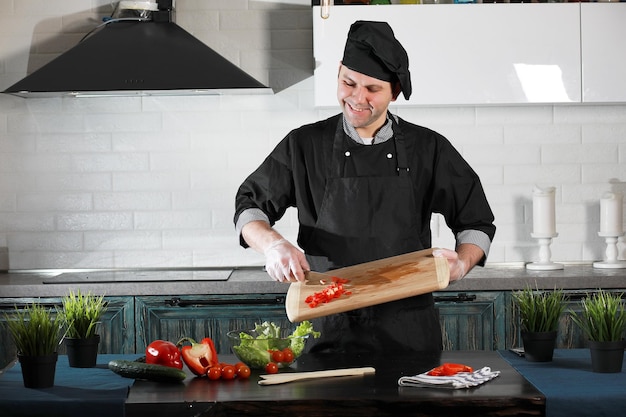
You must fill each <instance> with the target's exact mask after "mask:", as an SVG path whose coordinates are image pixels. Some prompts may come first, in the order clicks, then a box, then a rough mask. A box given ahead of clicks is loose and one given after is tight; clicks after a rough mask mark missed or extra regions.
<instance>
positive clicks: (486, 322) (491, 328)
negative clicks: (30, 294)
mask: <svg viewBox="0 0 626 417" xmlns="http://www.w3.org/2000/svg"><path fill="white" fill-rule="evenodd" d="M616 291H621V290H616ZM586 294H587V293H586V291H584V290H577V291H574V290H570V291H566V295H567V297H568V306H567V308H566V312H565V313H564V314H563V316H562V317H561V324H560V328H559V336H558V340H557V347H558V348H581V347H585V346H586V342H585V338H584V335H583V334H582V333H581V332H580V330H579V329H578V328H577V327H576V326H574V324H573V322H572V320H571V318H570V316H569V313H570V311H580V299H581V298H582V297H584V296H585V295H586ZM434 296H435V305H436V307H437V308H438V310H439V315H440V318H441V326H442V331H443V345H444V349H445V350H497V349H507V348H512V347H521V338H520V325H519V323H520V321H519V313H518V311H517V307H516V306H515V304H514V302H513V296H512V292H511V291H468V292H452V291H441V292H436V293H434ZM105 298H106V300H107V303H108V304H107V306H108V311H107V312H106V314H105V316H104V318H103V320H102V330H101V331H100V334H101V337H102V341H101V343H100V352H101V353H137V355H138V356H141V355H143V354H144V351H145V348H146V346H147V345H148V344H149V343H150V342H152V341H153V340H156V339H163V340H169V341H172V342H174V343H175V342H176V341H178V340H179V339H180V338H181V337H184V336H187V337H191V338H193V339H195V340H200V339H202V338H204V337H210V338H211V339H213V341H214V342H215V345H216V348H217V351H218V353H223V354H228V353H230V345H229V342H228V338H227V336H226V333H228V332H229V331H230V330H235V329H251V328H253V327H254V325H255V323H261V322H263V321H272V322H274V323H277V324H278V325H280V326H281V327H285V328H294V327H295V325H294V324H293V323H291V322H289V320H288V319H287V317H286V314H285V294H209V295H178V296H169V295H163V296H134V297H133V296H125V297H105ZM32 302H39V303H42V304H45V305H47V306H49V307H50V308H51V309H54V308H56V307H58V306H60V305H61V298H60V297H56V298H0V324H2V323H3V322H4V321H5V318H4V314H2V313H10V312H11V311H12V310H13V309H14V308H15V306H18V307H23V306H25V305H27V304H29V303H32ZM59 352H60V353H64V352H65V348H64V346H61V348H60V350H59ZM15 355H16V352H15V346H14V344H13V342H12V340H11V337H10V336H9V334H8V331H7V329H6V328H5V327H4V326H0V367H3V366H5V365H6V364H7V363H9V362H10V361H11V360H13V358H15Z"/></svg>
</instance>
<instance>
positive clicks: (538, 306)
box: [513, 287, 565, 362]
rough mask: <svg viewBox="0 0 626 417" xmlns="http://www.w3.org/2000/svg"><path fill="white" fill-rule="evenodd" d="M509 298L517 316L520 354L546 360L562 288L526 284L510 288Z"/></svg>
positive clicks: (561, 308)
mask: <svg viewBox="0 0 626 417" xmlns="http://www.w3.org/2000/svg"><path fill="white" fill-rule="evenodd" d="M513 299H514V301H515V303H516V304H517V306H518V308H519V313H520V318H521V334H522V343H523V345H524V357H525V358H526V360H528V361H530V362H550V361H551V360H552V356H553V354H554V347H555V345H556V337H557V334H558V327H559V319H560V317H561V315H562V314H563V311H564V310H565V295H564V294H563V291H561V290H557V289H554V290H553V291H538V290H533V289H532V288H530V287H526V288H524V289H523V290H520V291H516V292H514V293H513Z"/></svg>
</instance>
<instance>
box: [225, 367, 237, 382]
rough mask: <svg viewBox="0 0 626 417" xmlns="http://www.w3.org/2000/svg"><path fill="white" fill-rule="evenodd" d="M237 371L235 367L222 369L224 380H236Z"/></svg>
mask: <svg viewBox="0 0 626 417" xmlns="http://www.w3.org/2000/svg"><path fill="white" fill-rule="evenodd" d="M235 376H237V371H236V370H235V367H234V366H233V365H225V366H224V367H223V368H222V379H235Z"/></svg>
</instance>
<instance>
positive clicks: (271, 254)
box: [264, 239, 308, 282]
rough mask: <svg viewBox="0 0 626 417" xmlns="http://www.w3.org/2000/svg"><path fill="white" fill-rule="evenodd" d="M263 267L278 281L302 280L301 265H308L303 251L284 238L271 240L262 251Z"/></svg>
mask: <svg viewBox="0 0 626 417" xmlns="http://www.w3.org/2000/svg"><path fill="white" fill-rule="evenodd" d="M264 254H265V269H266V270H267V273H268V274H269V275H270V277H272V278H273V279H274V280H276V281H279V282H286V281H304V270H303V269H302V265H308V263H307V261H306V257H305V256H304V253H302V252H301V251H300V250H299V249H298V248H296V247H295V246H294V245H292V244H291V243H289V242H288V241H287V240H286V239H279V240H276V241H274V242H272V243H271V244H270V245H269V246H268V247H267V248H266V249H265V251H264Z"/></svg>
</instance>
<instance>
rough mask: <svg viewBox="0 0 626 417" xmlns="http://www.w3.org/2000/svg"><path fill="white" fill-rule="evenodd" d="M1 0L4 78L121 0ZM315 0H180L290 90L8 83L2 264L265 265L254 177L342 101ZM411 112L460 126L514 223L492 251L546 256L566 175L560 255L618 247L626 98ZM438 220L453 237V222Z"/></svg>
mask: <svg viewBox="0 0 626 417" xmlns="http://www.w3.org/2000/svg"><path fill="white" fill-rule="evenodd" d="M85 4H88V6H85ZM0 5H1V6H2V7H1V8H0V10H2V13H1V14H0V89H4V88H6V87H8V86H9V85H11V84H12V83H14V82H16V81H18V80H19V79H21V78H22V77H23V76H24V75H25V74H26V73H27V71H32V70H34V69H35V68H37V67H38V66H40V65H41V64H43V63H45V62H48V61H49V60H50V59H52V58H53V57H54V56H56V55H57V54H58V53H60V52H61V51H63V50H64V49H67V48H68V47H69V46H71V45H72V44H74V43H75V42H76V41H77V40H78V39H80V38H81V37H82V35H83V34H84V33H85V32H86V31H88V30H89V29H90V28H91V27H93V26H94V24H96V23H95V22H97V21H98V20H99V19H100V18H101V17H102V16H105V15H108V14H110V8H109V1H108V0H92V1H91V2H85V1H84V0H72V1H68V0H49V1H46V2H42V1H40V0H20V1H16V0H14V1H10V0H9V1H6V0H5V1H3V0H0ZM308 5H309V1H308V0H293V1H289V2H286V1H274V0H268V1H247V0H222V1H218V0H203V1H199V0H178V1H177V13H176V15H177V16H176V17H177V22H178V23H179V24H180V25H181V26H183V27H184V28H185V29H187V30H188V31H190V32H191V33H193V34H194V35H196V36H198V37H199V38H200V39H202V40H203V41H205V42H206V43H207V44H209V45H210V46H211V47H213V48H214V49H216V50H217V51H218V52H220V53H222V54H223V55H224V56H226V57H227V58H229V59H230V60H232V61H233V62H235V63H237V64H238V65H239V66H241V67H242V68H243V69H244V70H246V71H247V72H249V73H250V74H251V75H253V76H254V77H256V78H257V79H259V80H260V81H262V82H264V83H266V84H269V85H270V86H272V87H273V88H274V90H275V91H276V94H275V95H272V96H252V97H239V96H224V97H145V98H93V99H60V98H51V99H29V100H24V99H21V98H15V97H11V96H6V95H0V269H6V268H9V267H10V268H11V269H30V268H44V269H47V268H110V267H148V266H159V267H165V266H223V265H248V264H261V263H262V257H261V256H260V255H258V254H255V253H253V252H252V251H244V250H243V249H241V248H240V247H239V246H238V239H237V236H235V233H234V230H233V225H232V217H233V207H234V194H235V192H236V189H237V187H238V185H239V183H240V182H241V181H242V180H243V178H245V176H246V175H247V174H248V173H249V172H250V171H251V170H252V169H254V168H255V167H256V166H257V165H258V164H259V162H260V161H261V160H262V159H263V158H264V157H265V155H266V154H267V153H268V152H269V151H270V150H271V149H272V147H273V146H274V145H275V144H276V143H277V142H278V141H279V140H280V139H281V138H282V137H283V136H284V135H285V134H286V133H287V132H288V131H289V130H290V129H292V128H294V127H297V126H299V125H301V124H303V123H308V122H312V121H315V120H318V119H320V118H324V117H327V116H329V115H331V114H334V113H336V111H337V110H336V109H316V108H314V106H313V93H312V87H313V80H312V77H311V74H312V68H313V58H312V34H311V17H310V16H311V14H310V9H309V6H308ZM329 88H334V86H329ZM394 110H396V111H397V112H398V113H399V114H400V115H401V116H402V117H405V118H407V119H408V120H411V121H413V122H415V123H418V124H423V125H425V126H428V127H431V128H433V129H435V130H438V131H440V132H441V133H443V134H444V135H446V136H447V137H448V138H449V139H450V140H451V141H452V143H453V144H454V145H455V146H456V147H457V148H458V149H459V150H460V151H461V152H462V153H463V155H464V156H465V157H466V158H467V159H468V161H469V162H470V163H471V164H472V165H473V167H474V168H475V169H476V171H477V172H478V173H479V174H480V175H481V178H482V180H483V184H484V186H485V189H486V192H487V194H488V197H489V199H490V202H491V204H492V206H493V209H494V212H495V214H496V223H497V226H498V233H497V236H496V240H495V242H494V245H493V247H492V251H491V255H490V259H489V260H490V261H491V262H512V261H532V260H536V257H537V246H536V242H535V241H534V240H533V239H531V238H530V231H531V228H532V218H531V215H532V196H531V191H532V189H533V186H534V185H535V184H539V185H553V186H555V187H556V188H557V197H556V198H557V207H556V210H557V231H558V232H559V237H558V238H556V239H555V240H554V242H553V245H552V254H553V259H554V260H560V261H591V260H595V259H599V258H602V256H603V255H604V244H603V241H602V240H601V239H600V238H599V237H598V236H597V230H598V223H599V199H600V197H601V196H602V194H603V192H605V191H609V190H617V191H622V192H626V105H612V106H608V105H607V106H582V105H568V106H545V105H538V106H512V107H506V106H502V107H449V108H402V109H400V110H398V109H394ZM432 224H433V234H434V241H435V244H437V245H442V246H449V245H450V244H451V242H452V239H451V236H450V232H449V230H448V229H447V228H446V227H445V224H444V223H443V220H442V219H440V218H439V217H435V218H434V219H433V222H432ZM296 227H297V222H296V214H295V211H294V210H290V211H289V212H288V214H287V215H286V217H285V219H283V221H282V222H281V223H280V224H279V225H278V228H279V229H280V230H281V231H282V232H284V233H285V234H286V235H287V236H288V237H289V238H290V239H295V233H296ZM623 248H624V245H623V242H620V255H621V256H623V255H624V249H623Z"/></svg>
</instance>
